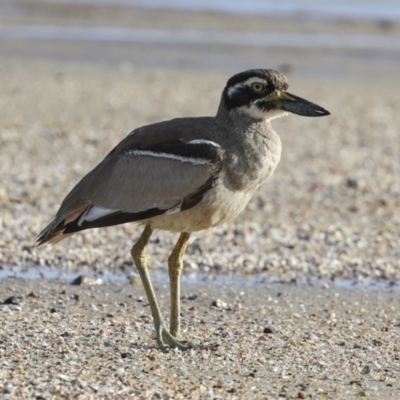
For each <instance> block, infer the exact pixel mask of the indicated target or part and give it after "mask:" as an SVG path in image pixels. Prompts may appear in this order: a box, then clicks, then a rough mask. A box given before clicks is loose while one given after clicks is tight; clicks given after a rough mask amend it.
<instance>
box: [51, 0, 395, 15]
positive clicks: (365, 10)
mask: <svg viewBox="0 0 400 400" xmlns="http://www.w3.org/2000/svg"><path fill="white" fill-rule="evenodd" d="M49 2H52V3H75V4H78V3H80V4H103V5H105V4H114V5H115V4H118V5H124V6H143V7H150V8H164V9H173V10H191V11H213V12H224V13H233V14H253V15H257V14H259V15H260V14H261V15H269V16H282V17H297V18H299V17H300V18H329V19H331V18H344V19H349V20H353V19H364V20H365V19H368V20H385V19H387V20H400V1H398V0H380V1H376V0H279V1H276V0H219V1H215V0H201V1H199V0H72V1H71V0H49Z"/></svg>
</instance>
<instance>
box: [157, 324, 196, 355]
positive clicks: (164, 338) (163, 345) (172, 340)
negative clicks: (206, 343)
mask: <svg viewBox="0 0 400 400" xmlns="http://www.w3.org/2000/svg"><path fill="white" fill-rule="evenodd" d="M156 340H157V343H158V346H159V347H160V349H161V350H162V351H166V350H167V346H168V345H169V346H170V347H173V348H177V349H179V350H189V349H192V348H193V347H196V346H194V345H193V344H192V343H189V342H186V341H181V340H179V339H177V338H176V337H175V336H173V335H171V333H170V332H169V331H168V329H167V328H166V327H165V326H164V324H163V323H161V324H159V325H158V326H156Z"/></svg>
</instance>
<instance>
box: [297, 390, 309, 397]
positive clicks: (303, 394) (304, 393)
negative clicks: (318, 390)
mask: <svg viewBox="0 0 400 400" xmlns="http://www.w3.org/2000/svg"><path fill="white" fill-rule="evenodd" d="M297 398H298V399H305V398H307V394H306V392H303V391H301V392H299V393H297Z"/></svg>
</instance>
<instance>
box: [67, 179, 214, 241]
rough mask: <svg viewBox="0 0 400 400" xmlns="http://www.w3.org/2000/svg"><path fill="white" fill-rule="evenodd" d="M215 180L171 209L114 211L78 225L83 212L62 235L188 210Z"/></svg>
mask: <svg viewBox="0 0 400 400" xmlns="http://www.w3.org/2000/svg"><path fill="white" fill-rule="evenodd" d="M217 179H218V175H214V176H212V177H210V178H209V179H208V180H207V182H206V183H205V184H204V185H202V186H201V187H199V188H198V189H197V190H196V192H194V193H191V194H190V195H188V196H186V197H185V198H184V199H183V201H182V202H181V203H180V204H177V205H175V206H174V207H171V208H169V209H166V210H165V209H164V210H163V209H159V208H151V209H149V210H145V211H141V212H137V213H132V212H124V211H116V212H115V213H112V214H108V215H105V216H103V217H100V218H97V219H95V220H94V221H83V222H82V223H80V224H79V220H80V218H81V216H82V215H83V214H84V213H85V212H86V210H85V211H84V212H82V213H81V214H80V215H79V216H78V217H77V218H76V219H75V220H74V221H72V222H70V223H68V224H67V225H65V227H64V228H63V233H64V234H68V233H75V232H79V231H83V230H85V229H91V228H105V227H107V226H114V225H121V224H126V223H128V222H138V221H142V220H146V219H149V218H153V217H156V216H158V215H163V214H166V213H167V212H168V211H169V210H173V209H175V208H176V207H179V209H178V211H177V212H179V211H185V210H189V209H190V208H192V207H194V206H195V205H197V204H198V203H199V202H200V201H201V200H202V198H203V197H204V195H205V194H206V193H207V192H208V191H209V190H210V189H211V188H212V187H213V186H214V184H215V182H216V180H217Z"/></svg>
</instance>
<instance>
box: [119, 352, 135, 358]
mask: <svg viewBox="0 0 400 400" xmlns="http://www.w3.org/2000/svg"><path fill="white" fill-rule="evenodd" d="M121 357H122V358H133V356H132V353H121Z"/></svg>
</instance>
